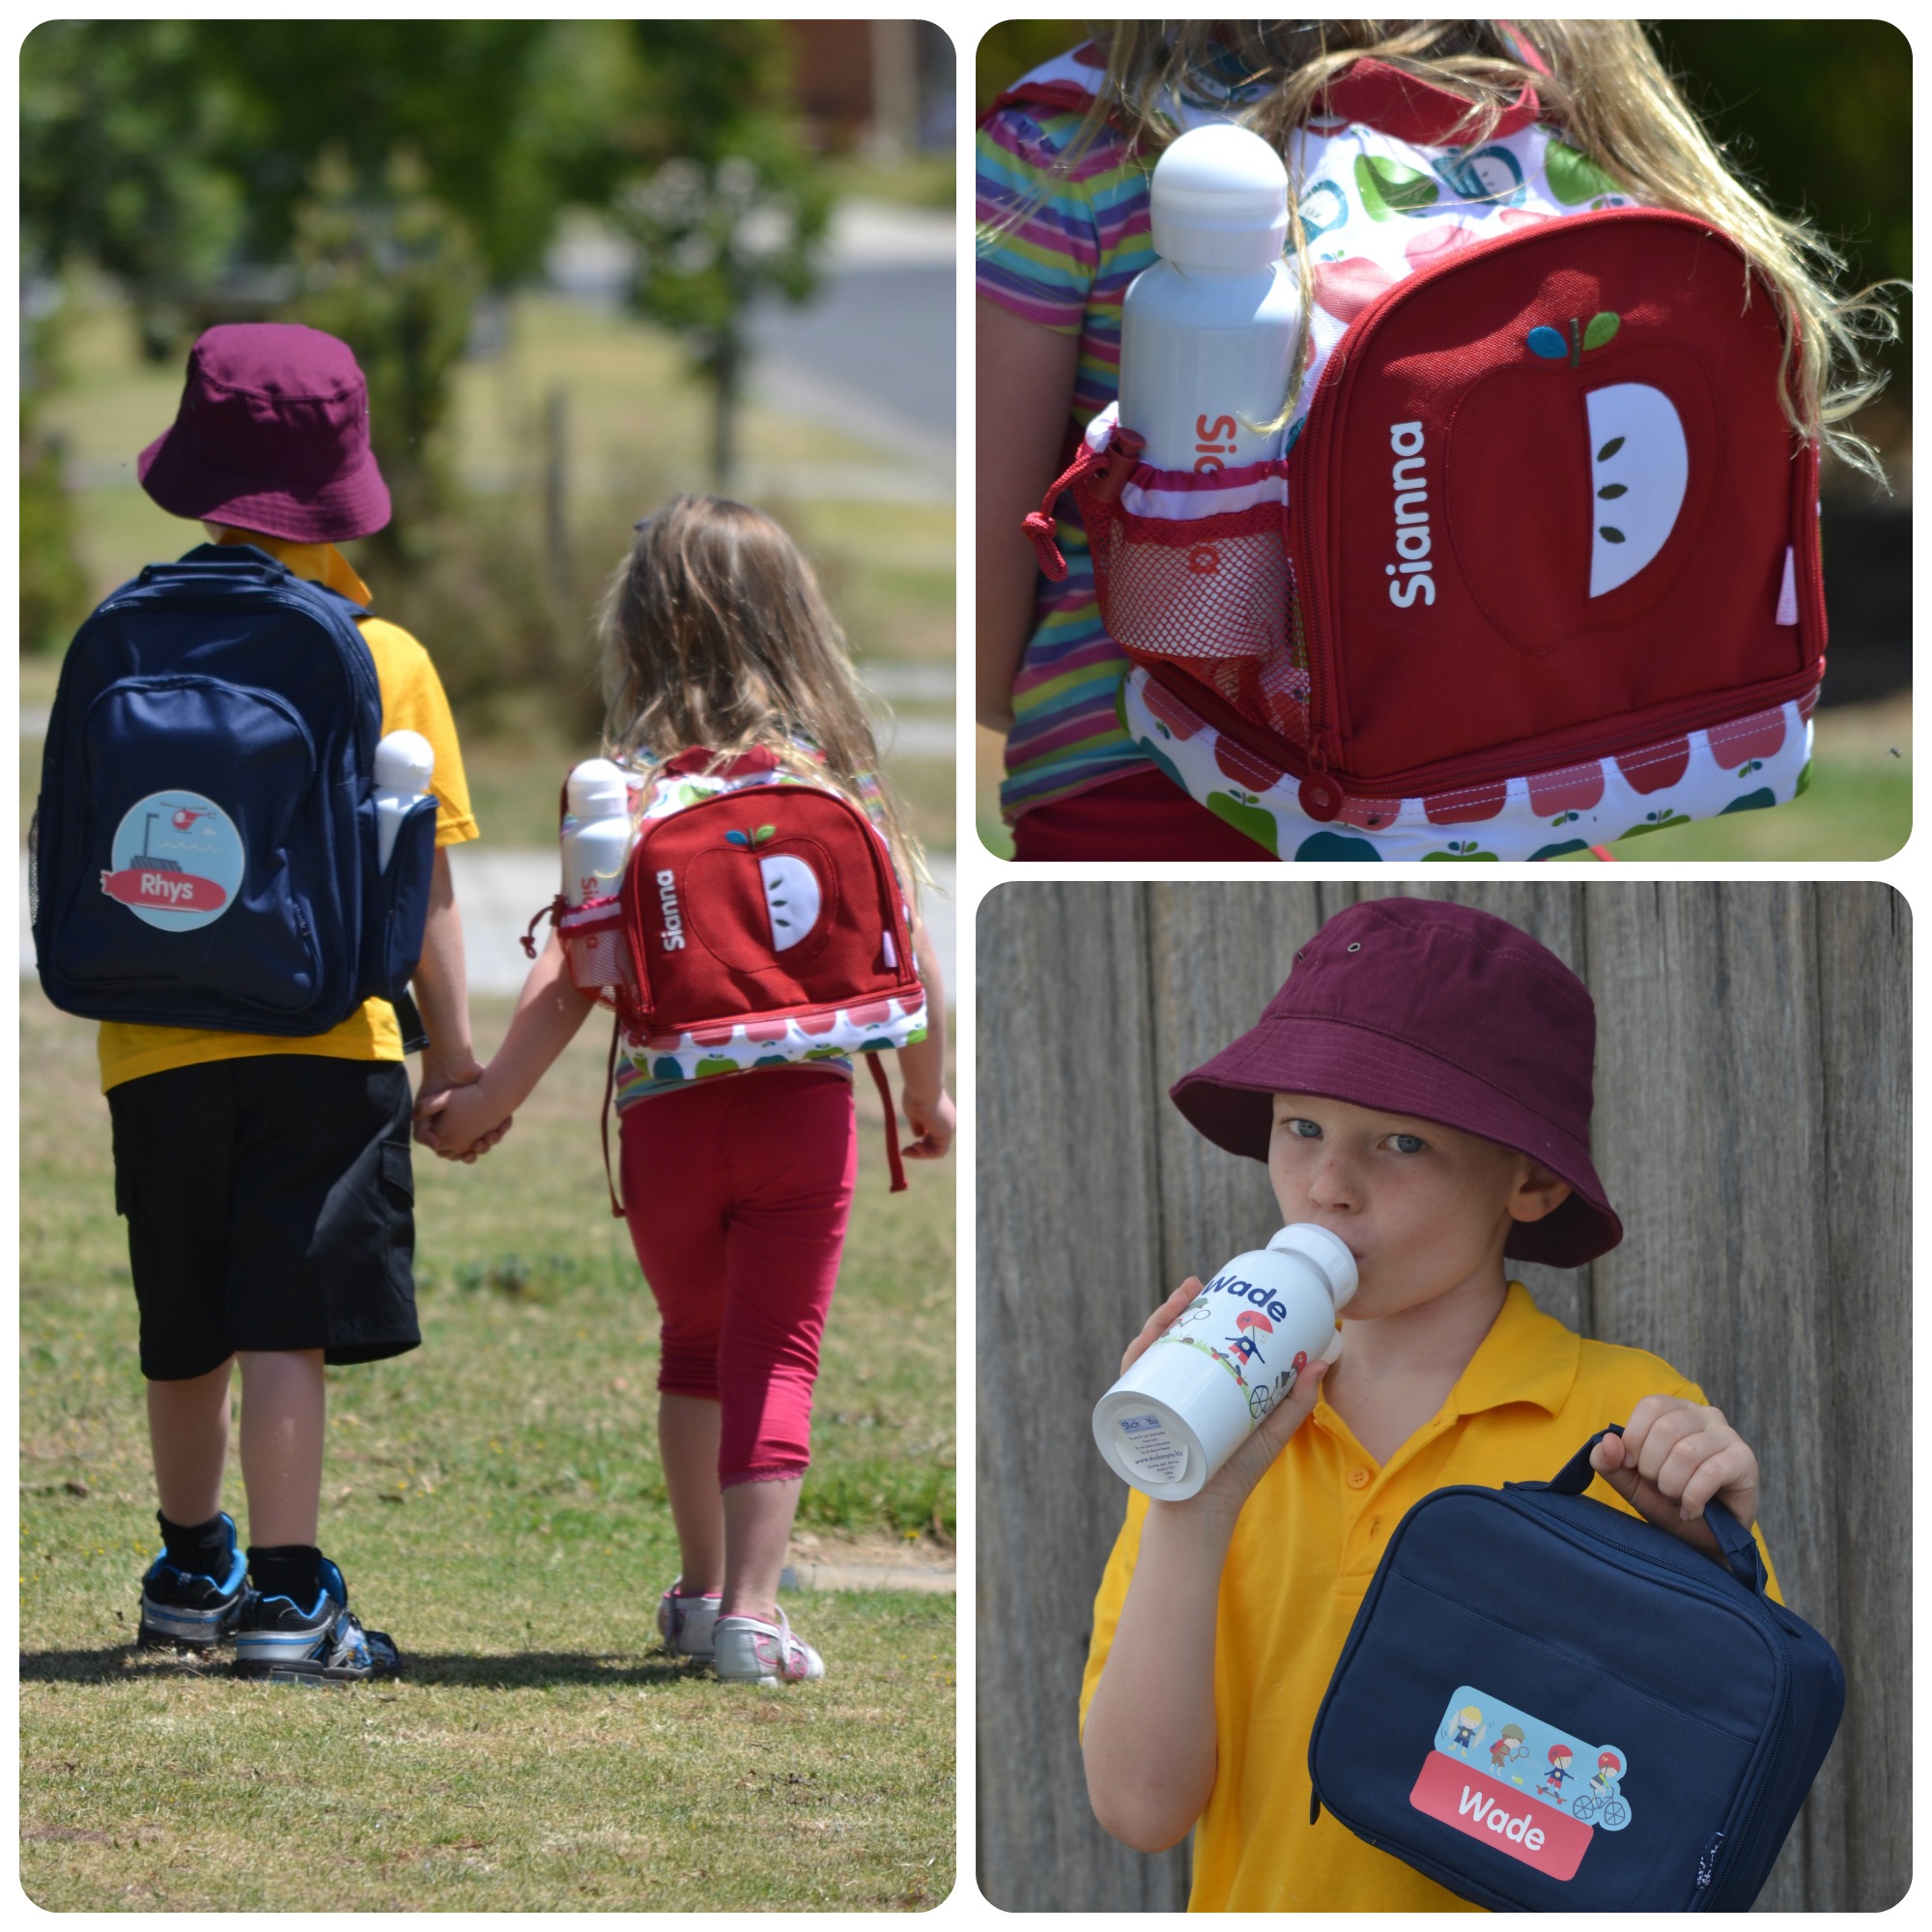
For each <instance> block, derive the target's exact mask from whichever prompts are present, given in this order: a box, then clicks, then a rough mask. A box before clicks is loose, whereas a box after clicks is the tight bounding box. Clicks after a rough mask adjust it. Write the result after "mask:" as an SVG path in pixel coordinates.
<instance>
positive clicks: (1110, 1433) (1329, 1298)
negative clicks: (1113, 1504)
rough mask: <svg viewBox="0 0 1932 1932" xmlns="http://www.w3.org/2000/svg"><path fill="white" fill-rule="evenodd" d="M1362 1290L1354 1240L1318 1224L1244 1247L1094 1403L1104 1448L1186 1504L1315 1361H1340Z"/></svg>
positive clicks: (1139, 1484)
mask: <svg viewBox="0 0 1932 1932" xmlns="http://www.w3.org/2000/svg"><path fill="white" fill-rule="evenodd" d="M1354 1292H1355V1258H1354V1256H1353V1255H1352V1254H1350V1252H1349V1248H1348V1244H1347V1243H1346V1242H1345V1241H1343V1240H1342V1239H1341V1237H1340V1236H1336V1235H1331V1234H1330V1233H1329V1232H1328V1230H1327V1229H1326V1228H1318V1227H1316V1226H1315V1225H1314V1223H1313V1222H1307V1221H1302V1222H1297V1223H1296V1224H1295V1225H1294V1226H1293V1227H1291V1228H1284V1229H1283V1230H1282V1231H1281V1233H1280V1234H1278V1235H1277V1236H1275V1237H1274V1239H1273V1240H1271V1241H1270V1242H1269V1243H1268V1244H1267V1246H1266V1247H1265V1248H1258V1249H1256V1250H1255V1251H1253V1252H1252V1253H1250V1254H1245V1255H1236V1257H1235V1259H1234V1260H1233V1261H1231V1262H1230V1263H1229V1264H1227V1266H1226V1267H1224V1268H1223V1269H1222V1270H1221V1271H1220V1273H1219V1274H1217V1275H1216V1276H1215V1277H1214V1279H1213V1280H1212V1281H1210V1282H1209V1283H1208V1286H1207V1287H1206V1288H1204V1289H1203V1290H1202V1291H1201V1293H1199V1294H1198V1295H1196V1296H1195V1297H1194V1299H1193V1300H1192V1301H1191V1302H1189V1303H1188V1305H1187V1307H1186V1308H1185V1309H1184V1310H1182V1312H1181V1314H1180V1316H1179V1319H1178V1320H1177V1321H1175V1323H1174V1324H1173V1326H1172V1327H1170V1328H1169V1329H1168V1330H1167V1332H1166V1333H1165V1334H1164V1335H1162V1336H1160V1337H1159V1338H1158V1339H1157V1340H1156V1341H1155V1342H1154V1343H1153V1344H1152V1346H1151V1347H1150V1348H1149V1349H1148V1350H1147V1351H1146V1352H1145V1353H1144V1354H1143V1355H1142V1356H1141V1357H1140V1359H1139V1360H1138V1361H1137V1362H1135V1363H1134V1365H1133V1367H1132V1368H1130V1369H1129V1370H1128V1371H1127V1372H1126V1374H1125V1375H1123V1376H1122V1378H1120V1380H1119V1381H1117V1382H1116V1383H1115V1384H1114V1386H1113V1387H1112V1388H1110V1389H1109V1390H1108V1391H1107V1393H1106V1394H1105V1395H1103V1396H1102V1397H1101V1398H1100V1400H1099V1402H1098V1403H1097V1404H1096V1405H1095V1406H1094V1441H1095V1442H1097V1443H1098V1444H1099V1445H1100V1453H1101V1454H1102V1455H1103V1456H1105V1457H1106V1459H1107V1461H1108V1462H1109V1463H1112V1464H1113V1466H1114V1470H1115V1472H1116V1473H1117V1474H1118V1475H1119V1476H1121V1477H1122V1479H1123V1480H1124V1481H1126V1482H1128V1483H1131V1484H1132V1485H1133V1487H1134V1488H1135V1489H1137V1490H1140V1491H1143V1492H1145V1493H1146V1494H1148V1495H1151V1496H1155V1497H1158V1498H1159V1499H1160V1500H1161V1501H1163V1502H1184V1501H1185V1500H1186V1499H1187V1498H1188V1497H1189V1496H1191V1495H1194V1494H1196V1493H1197V1492H1199V1491H1200V1489H1201V1487H1202V1485H1203V1484H1205V1483H1206V1482H1207V1481H1208V1478H1209V1477H1210V1476H1212V1475H1213V1474H1214V1472H1215V1471H1216V1470H1217V1469H1218V1468H1220V1466H1221V1465H1222V1463H1225V1462H1226V1461H1227V1460H1228V1458H1229V1457H1230V1456H1232V1455H1233V1454H1234V1453H1235V1451H1236V1449H1238V1448H1239V1447H1240V1446H1241V1444H1242V1443H1243V1442H1245V1441H1246V1440H1247V1438H1248V1436H1249V1435H1251V1434H1252V1433H1253V1432H1254V1430H1255V1429H1256V1428H1257V1427H1258V1426H1259V1425H1260V1423H1261V1420H1262V1418H1263V1417H1264V1415H1266V1414H1267V1412H1268V1411H1269V1410H1270V1409H1271V1408H1273V1407H1274V1406H1275V1404H1276V1403H1278V1402H1280V1401H1281V1400H1282V1398H1283V1397H1284V1396H1286V1395H1287V1394H1288V1393H1289V1391H1290V1390H1291V1389H1293V1386H1294V1384H1295V1382H1296V1381H1297V1380H1298V1379H1299V1378H1300V1376H1301V1373H1302V1371H1303V1370H1304V1369H1306V1368H1307V1366H1308V1365H1309V1363H1310V1362H1312V1361H1314V1360H1315V1359H1316V1358H1317V1357H1318V1356H1320V1357H1322V1358H1325V1359H1326V1360H1328V1361H1331V1362H1332V1361H1333V1360H1334V1359H1335V1357H1336V1355H1337V1354H1338V1353H1339V1352H1340V1350H1341V1341H1342V1338H1341V1334H1340V1331H1339V1330H1338V1329H1337V1328H1336V1326H1335V1315H1336V1311H1337V1310H1338V1309H1340V1308H1341V1306H1342V1305H1343V1303H1344V1302H1346V1301H1347V1300H1348V1299H1349V1297H1350V1295H1351V1294H1353V1293H1354Z"/></svg>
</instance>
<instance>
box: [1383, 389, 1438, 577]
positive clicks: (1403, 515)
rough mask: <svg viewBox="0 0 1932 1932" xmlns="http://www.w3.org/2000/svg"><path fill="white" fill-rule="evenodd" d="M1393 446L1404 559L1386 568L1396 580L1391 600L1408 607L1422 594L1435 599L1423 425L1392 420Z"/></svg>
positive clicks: (1399, 549)
mask: <svg viewBox="0 0 1932 1932" xmlns="http://www.w3.org/2000/svg"><path fill="white" fill-rule="evenodd" d="M1389 448H1390V449H1391V450H1393V451H1394V452H1395V456H1396V459H1397V460H1396V465H1395V468H1394V469H1391V470H1390V471H1389V479H1390V481H1391V482H1392V483H1393V484H1394V485H1395V553H1396V555H1397V556H1398V557H1399V558H1400V559H1401V561H1400V562H1397V563H1391V564H1385V565H1384V566H1383V570H1384V573H1385V574H1386V575H1387V576H1389V577H1391V578H1393V579H1394V580H1395V581H1394V582H1392V583H1391V584H1390V585H1389V602H1390V603H1391V604H1393V605H1395V606H1396V607H1397V608H1398V609H1399V610H1403V611H1406V610H1407V609H1408V607H1409V606H1410V605H1411V604H1413V603H1414V602H1415V600H1416V599H1417V598H1418V597H1420V598H1421V599H1422V601H1423V602H1424V603H1425V604H1434V603H1435V578H1434V577H1433V576H1432V575H1431V574H1430V557H1429V475H1428V467H1427V462H1426V460H1425V458H1424V456H1423V453H1422V425H1421V424H1420V423H1419V422H1406V423H1391V424H1390V425H1389Z"/></svg>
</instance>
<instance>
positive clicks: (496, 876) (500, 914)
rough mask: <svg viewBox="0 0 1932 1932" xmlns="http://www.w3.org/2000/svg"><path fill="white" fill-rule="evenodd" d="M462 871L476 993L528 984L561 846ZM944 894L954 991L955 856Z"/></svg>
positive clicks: (27, 953) (458, 868) (460, 891)
mask: <svg viewBox="0 0 1932 1932" xmlns="http://www.w3.org/2000/svg"><path fill="white" fill-rule="evenodd" d="M450 865H451V867H452V869H453V870H454V872H455V874H456V901H457V904H458V905H460V906H461V907H462V908H463V939H464V949H465V952H466V953H467V955H468V958H469V985H470V990H471V991H472V992H478V993H514V992H516V991H517V990H518V989H519V988H520V987H521V986H522V985H523V983H524V975H525V974H526V973H527V972H528V971H529V961H528V960H527V959H526V958H525V956H524V950H523V947H522V946H521V945H520V944H519V941H520V939H521V938H522V935H523V932H524V928H525V927H526V925H528V923H529V921H530V915H531V914H532V913H533V912H536V911H537V910H538V909H539V908H540V907H543V906H547V905H548V904H549V903H550V900H551V895H553V894H554V892H555V891H556V854H555V853H554V852H491V851H480V852H479V851H477V850H475V849H473V848H472V847H470V846H467V845H459V846H457V847H456V848H455V850H454V851H452V852H451V854H450ZM932 870H933V876H934V878H935V879H936V881H937V882H938V885H939V889H940V890H939V894H938V895H935V896H934V898H933V900H932V903H931V904H930V905H929V906H928V907H927V908H926V917H927V920H928V921H929V923H931V926H932V938H933V944H934V946H935V947H936V948H937V949H938V952H939V962H940V970H941V971H942V972H943V973H944V974H945V975H946V984H947V987H948V988H949V990H950V989H951V988H952V987H953V986H954V985H956V983H957V978H956V975H955V972H954V964H955V960H956V957H957V949H958V921H957V901H956V899H955V897H954V895H955V893H956V892H957V889H958V885H957V880H958V874H957V868H956V867H955V866H954V864H953V862H952V859H950V858H936V859H934V860H933V862H932ZM33 972H34V935H33V932H32V930H31V927H30V925H29V923H28V912H27V855H26V854H25V853H24V852H22V853H21V854H20V977H21V979H23V980H26V979H30V978H32V976H33Z"/></svg>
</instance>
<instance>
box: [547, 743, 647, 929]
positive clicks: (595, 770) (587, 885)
mask: <svg viewBox="0 0 1932 1932" xmlns="http://www.w3.org/2000/svg"><path fill="white" fill-rule="evenodd" d="M564 798H565V805H566V811H565V816H564V821H563V896H564V900H565V902H566V903H567V904H570V905H574V906H579V905H582V903H583V901H584V900H585V899H595V898H607V897H609V896H610V895H611V894H612V893H614V892H616V890H617V888H618V886H619V885H620V884H621V883H622V881H623V877H624V862H625V861H626V860H627V859H628V858H629V857H630V856H631V806H630V795H629V787H628V786H627V785H626V783H625V780H624V773H623V770H622V768H621V767H620V766H617V765H613V764H612V763H611V761H610V760H609V759H608V758H589V759H586V760H585V761H584V762H583V763H582V764H581V765H579V766H578V767H577V769H576V770H575V771H573V772H572V773H571V775H570V778H569V780H568V781H566V783H565V785H564Z"/></svg>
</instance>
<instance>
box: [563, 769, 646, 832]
mask: <svg viewBox="0 0 1932 1932" xmlns="http://www.w3.org/2000/svg"><path fill="white" fill-rule="evenodd" d="M564 790H565V792H566V794H567V796H568V798H569V801H570V815H571V817H573V818H575V819H578V820H579V821H581V822H584V823H587V822H588V821H589V820H591V819H593V818H618V817H621V816H623V814H624V813H625V812H627V811H628V810H630V795H629V791H628V788H627V787H626V785H625V782H624V772H623V768H622V766H620V765H613V764H612V763H611V760H610V759H609V758H586V759H585V760H584V761H583V763H582V764H581V765H579V766H578V767H577V768H576V770H574V771H573V772H572V773H571V775H570V778H569V780H568V781H567V782H566V784H565V786H564Z"/></svg>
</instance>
